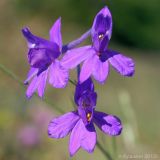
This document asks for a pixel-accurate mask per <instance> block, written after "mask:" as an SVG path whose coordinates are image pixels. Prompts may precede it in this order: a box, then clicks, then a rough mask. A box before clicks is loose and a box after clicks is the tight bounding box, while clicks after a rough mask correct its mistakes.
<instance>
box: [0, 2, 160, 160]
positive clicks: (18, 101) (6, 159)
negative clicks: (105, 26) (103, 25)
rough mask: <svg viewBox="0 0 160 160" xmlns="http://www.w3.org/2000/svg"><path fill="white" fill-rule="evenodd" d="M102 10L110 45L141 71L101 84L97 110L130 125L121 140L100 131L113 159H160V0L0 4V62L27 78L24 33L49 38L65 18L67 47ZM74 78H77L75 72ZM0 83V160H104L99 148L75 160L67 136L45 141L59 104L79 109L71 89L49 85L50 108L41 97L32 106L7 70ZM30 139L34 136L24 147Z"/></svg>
mask: <svg viewBox="0 0 160 160" xmlns="http://www.w3.org/2000/svg"><path fill="white" fill-rule="evenodd" d="M104 5H108V6H109V8H110V10H111V12H112V16H113V25H114V27H113V36H112V39H111V41H110V46H109V47H110V48H112V49H114V50H118V51H120V52H122V53H124V54H125V55H126V56H129V57H132V58H133V59H134V61H135V63H136V72H135V76H134V77H133V78H124V77H121V76H120V75H118V74H117V73H116V72H115V71H113V70H112V69H111V72H110V73H111V74H110V76H109V77H108V80H107V83H106V84H105V85H103V86H102V85H99V84H98V83H97V82H95V88H96V90H97V92H98V104H97V109H98V110H101V111H104V112H106V113H110V114H115V115H117V116H118V117H120V119H121V120H122V123H123V125H124V129H123V132H122V134H121V135H120V136H119V137H116V138H112V137H109V136H105V135H103V134H102V133H101V132H100V131H99V130H98V129H97V131H98V140H99V141H100V143H101V144H102V146H103V147H104V149H105V150H107V151H108V152H109V153H110V154H111V155H112V157H114V159H125V157H123V156H124V155H143V156H145V155H147V154H149V156H159V158H157V159H160V149H159V148H160V141H159V140H160V125H159V121H160V103H159V99H160V83H159V82H160V73H159V68H160V63H159V62H160V1H159V0H152V1H146V0H134V1H129V0H108V1H105V0H80V1H76V0H58V1H57V0H0V63H1V64H3V65H5V66H6V67H7V68H9V69H10V70H11V71H12V72H14V73H15V74H16V75H17V76H18V77H19V78H20V79H21V80H24V79H25V78H26V74H27V71H28V69H29V65H28V63H27V46H26V42H25V40H24V38H23V37H22V34H21V28H22V27H24V26H28V27H30V28H31V31H32V32H33V33H34V34H36V35H38V36H41V37H44V38H48V31H49V29H50V27H51V26H52V24H53V22H54V21H55V20H56V19H57V18H58V17H59V16H61V17H62V34H63V42H64V43H67V42H69V41H71V40H73V39H75V38H78V37H79V36H80V35H81V34H82V33H84V32H85V31H86V30H87V29H89V28H90V27H91V25H92V21H93V18H94V16H95V15H96V13H97V12H98V11H99V10H100V9H101V8H102V7H103V6H104ZM86 43H90V40H88V41H86ZM71 75H72V77H73V78H72V79H73V80H74V79H75V71H72V72H71ZM0 77H1V80H0V160H37V159H38V160H44V159H45V160H54V159H57V160H68V159H73V160H81V159H86V160H87V159H88V160H97V159H100V160H104V159H105V157H104V155H103V154H102V153H101V151H100V150H99V149H98V147H96V148H95V152H94V153H93V154H88V153H86V152H85V151H83V150H80V151H79V152H78V153H77V154H76V156H75V157H73V158H69V154H68V138H65V139H61V140H55V139H50V138H48V137H47V125H48V122H49V121H50V119H51V118H52V117H55V116H56V115H59V113H58V112H56V110H55V109H54V106H57V107H60V108H61V109H63V110H64V111H66V112H67V111H69V110H72V109H73V103H72V101H73V93H74V87H73V86H72V85H71V84H68V86H67V88H66V89H65V90H62V89H59V90H58V89H54V88H51V87H49V85H48V86H47V90H46V94H45V97H48V98H49V99H50V101H51V102H52V103H53V104H54V105H52V106H50V105H47V104H45V102H43V101H42V100H40V99H39V98H37V97H35V96H34V97H33V98H32V99H31V100H30V101H28V100H26V98H25V88H23V87H22V86H20V85H19V84H18V83H17V82H15V81H14V80H13V79H11V78H10V77H8V76H7V75H6V74H5V73H4V72H2V71H0ZM28 136H29V137H32V138H30V141H27V142H26V141H25V140H26V139H27V137H28ZM115 144H116V145H115ZM152 158H153V157H152Z"/></svg>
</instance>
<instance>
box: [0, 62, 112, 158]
mask: <svg viewBox="0 0 160 160" xmlns="http://www.w3.org/2000/svg"><path fill="white" fill-rule="evenodd" d="M0 70H1V71H2V72H3V73H5V74H6V75H8V76H9V77H10V78H12V79H13V80H15V81H16V82H17V83H18V84H20V85H21V86H22V87H23V88H25V86H24V84H23V81H21V80H20V79H19V77H18V76H16V75H15V74H14V73H13V72H12V71H11V70H9V69H8V68H6V67H5V66H4V65H2V64H1V63H0ZM69 82H70V83H71V84H73V85H76V83H75V82H74V81H72V80H71V79H69ZM35 95H36V97H38V95H37V94H35ZM42 100H43V101H44V102H45V103H46V104H48V105H50V106H54V109H56V110H57V111H58V112H59V113H62V114H63V113H64V111H63V110H61V109H60V108H59V107H56V105H54V104H53V103H52V102H51V101H50V100H49V99H48V98H44V99H42ZM97 146H98V148H99V149H100V150H101V152H102V153H103V154H104V156H105V157H106V158H107V159H108V160H113V159H112V157H111V156H110V154H109V153H108V152H107V151H105V149H104V148H103V147H102V146H101V144H100V143H99V142H98V141H97Z"/></svg>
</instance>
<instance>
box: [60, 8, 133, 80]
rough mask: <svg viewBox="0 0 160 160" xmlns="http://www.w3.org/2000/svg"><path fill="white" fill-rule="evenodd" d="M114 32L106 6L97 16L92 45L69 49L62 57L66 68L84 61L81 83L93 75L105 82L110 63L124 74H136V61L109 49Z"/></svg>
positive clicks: (92, 31)
mask: <svg viewBox="0 0 160 160" xmlns="http://www.w3.org/2000/svg"><path fill="white" fill-rule="evenodd" d="M111 34H112V15H111V13H110V11H109V9H108V8H107V7H104V8H103V9H102V10H101V11H100V12H99V13H98V14H97V15H96V17H95V19H94V22H93V25H92V28H91V37H92V45H88V46H84V47H80V48H76V49H72V50H69V51H68V52H67V53H66V54H65V56H64V57H63V59H62V65H63V66H64V67H65V68H68V69H72V68H75V67H76V66H77V65H78V64H80V63H81V62H82V61H84V63H83V65H82V69H81V73H80V83H82V82H84V81H85V80H86V79H88V77H90V76H91V75H93V77H94V78H95V79H96V80H97V81H98V82H100V83H104V82H105V80H106V78H107V76H108V73H109V63H110V64H111V65H112V66H113V68H114V69H115V70H116V71H117V72H118V73H120V74H121V75H123V76H128V77H130V76H132V75H133V74H134V62H133V60H132V59H131V58H128V57H125V56H124V55H122V54H121V53H119V52H117V51H113V50H110V49H108V44H109V40H110V39H111Z"/></svg>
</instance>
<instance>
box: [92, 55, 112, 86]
mask: <svg viewBox="0 0 160 160" xmlns="http://www.w3.org/2000/svg"><path fill="white" fill-rule="evenodd" d="M93 61H94V62H93V63H94V67H93V76H94V78H95V79H96V80H97V81H98V82H100V83H102V84H103V83H104V81H105V80H106V78H107V76H108V73H109V63H108V61H105V62H102V61H101V60H100V59H99V57H98V56H97V55H95V56H94V60H93Z"/></svg>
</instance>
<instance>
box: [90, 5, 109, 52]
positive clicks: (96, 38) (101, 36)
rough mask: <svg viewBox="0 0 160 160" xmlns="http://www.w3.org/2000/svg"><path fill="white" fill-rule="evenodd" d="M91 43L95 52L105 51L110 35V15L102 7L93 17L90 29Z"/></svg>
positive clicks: (107, 10) (106, 9) (105, 8)
mask: <svg viewBox="0 0 160 160" xmlns="http://www.w3.org/2000/svg"><path fill="white" fill-rule="evenodd" d="M91 34H92V42H93V46H94V48H95V49H96V51H100V52H103V51H106V49H107V47H108V43H109V40H110V38H111V34H112V15H111V13H110V11H109V9H108V7H104V8H103V9H102V10H101V11H100V12H99V13H98V14H97V15H96V17H95V19H94V22H93V26H92V29H91Z"/></svg>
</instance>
